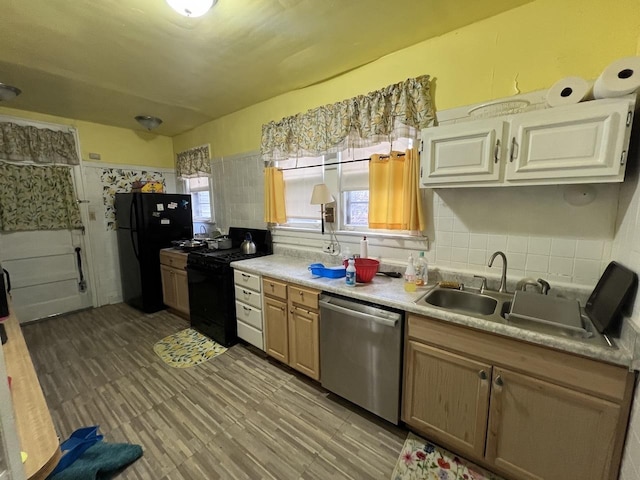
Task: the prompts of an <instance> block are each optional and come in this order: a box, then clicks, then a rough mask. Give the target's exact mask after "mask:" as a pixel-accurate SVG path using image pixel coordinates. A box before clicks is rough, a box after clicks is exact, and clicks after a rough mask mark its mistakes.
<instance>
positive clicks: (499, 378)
mask: <svg viewBox="0 0 640 480" xmlns="http://www.w3.org/2000/svg"><path fill="white" fill-rule="evenodd" d="M496 385H497V386H499V387H501V386H502V385H504V382H503V381H502V377H501V376H500V375H498V376H497V377H496Z"/></svg>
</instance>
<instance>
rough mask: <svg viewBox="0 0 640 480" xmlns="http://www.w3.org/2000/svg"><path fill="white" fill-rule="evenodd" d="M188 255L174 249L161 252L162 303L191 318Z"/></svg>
mask: <svg viewBox="0 0 640 480" xmlns="http://www.w3.org/2000/svg"><path fill="white" fill-rule="evenodd" d="M186 264H187V255H186V254H184V253H177V252H175V251H173V249H169V250H161V251H160V277H161V279H162V301H163V302H164V304H165V305H166V306H167V307H171V308H173V309H175V310H176V311H178V312H180V313H183V314H184V316H187V317H188V316H189V282H188V280H187V272H186V271H185V266H186Z"/></svg>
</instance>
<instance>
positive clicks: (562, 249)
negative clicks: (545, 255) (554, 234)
mask: <svg viewBox="0 0 640 480" xmlns="http://www.w3.org/2000/svg"><path fill="white" fill-rule="evenodd" d="M551 255H555V256H557V257H570V258H573V257H575V255H576V240H575V239H569V238H554V239H552V240H551Z"/></svg>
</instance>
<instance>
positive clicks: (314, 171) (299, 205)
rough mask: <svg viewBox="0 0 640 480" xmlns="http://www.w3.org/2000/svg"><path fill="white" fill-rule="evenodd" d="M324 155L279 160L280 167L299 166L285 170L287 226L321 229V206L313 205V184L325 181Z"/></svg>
mask: <svg viewBox="0 0 640 480" xmlns="http://www.w3.org/2000/svg"><path fill="white" fill-rule="evenodd" d="M323 163H324V157H322V156H321V157H301V158H298V159H295V158H290V159H288V160H284V161H280V162H278V167H279V168H283V169H286V168H292V167H308V168H298V169H297V170H285V171H284V172H283V177H284V183H285V206H286V209H287V224H286V225H287V226H288V227H299V228H312V229H318V230H319V229H320V206H319V205H311V204H310V203H309V202H310V200H311V192H312V191H313V186H314V185H316V184H317V183H322V182H323V181H324V175H323V167H321V166H320V167H316V166H313V165H322V164H323Z"/></svg>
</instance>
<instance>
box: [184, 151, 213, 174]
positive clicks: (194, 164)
mask: <svg viewBox="0 0 640 480" xmlns="http://www.w3.org/2000/svg"><path fill="white" fill-rule="evenodd" d="M210 162H211V153H210V152H209V145H201V146H199V147H194V148H190V149H189V150H185V151H184V152H180V153H178V158H177V159H176V174H177V175H178V177H180V178H193V177H204V176H207V175H211V165H210Z"/></svg>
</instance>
